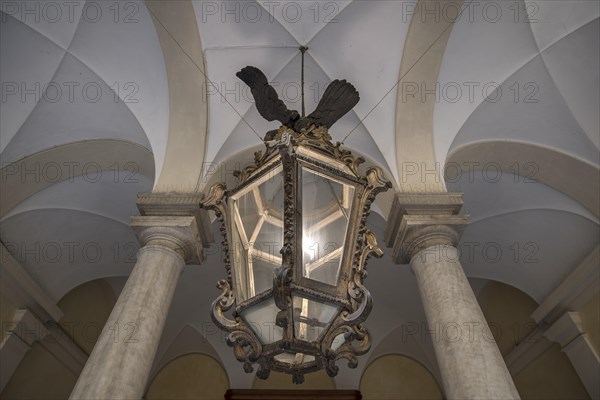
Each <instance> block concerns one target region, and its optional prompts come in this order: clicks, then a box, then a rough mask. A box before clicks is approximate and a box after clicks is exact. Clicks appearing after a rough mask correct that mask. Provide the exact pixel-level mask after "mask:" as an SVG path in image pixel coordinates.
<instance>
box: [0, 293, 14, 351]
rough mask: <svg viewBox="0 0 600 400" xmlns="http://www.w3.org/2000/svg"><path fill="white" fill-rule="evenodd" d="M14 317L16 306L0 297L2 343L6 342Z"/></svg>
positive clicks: (0, 340)
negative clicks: (5, 338)
mask: <svg viewBox="0 0 600 400" xmlns="http://www.w3.org/2000/svg"><path fill="white" fill-rule="evenodd" d="M14 315H15V306H14V305H13V304H12V303H11V302H10V301H8V300H7V299H6V297H4V296H1V295H0V323H1V324H2V333H1V335H2V337H0V343H1V342H2V341H4V337H5V336H6V334H7V333H8V330H9V328H10V323H11V322H12V320H13V317H14Z"/></svg>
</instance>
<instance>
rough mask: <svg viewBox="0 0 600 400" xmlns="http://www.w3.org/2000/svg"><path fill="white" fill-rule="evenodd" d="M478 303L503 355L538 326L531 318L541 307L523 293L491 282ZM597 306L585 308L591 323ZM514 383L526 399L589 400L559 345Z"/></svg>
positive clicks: (530, 366) (485, 287)
mask: <svg viewBox="0 0 600 400" xmlns="http://www.w3.org/2000/svg"><path fill="white" fill-rule="evenodd" d="M478 301H479V304H480V306H481V310H482V311H483V314H484V315H485V318H486V320H487V321H488V324H490V325H491V326H492V328H491V331H492V333H493V335H494V338H495V339H496V341H497V343H498V348H499V349H500V352H501V353H502V355H504V356H506V354H508V353H509V352H510V351H511V350H513V348H514V347H515V346H517V345H518V344H519V343H520V342H521V341H523V339H525V337H526V336H527V335H528V334H529V333H531V332H532V331H533V329H534V327H535V324H534V323H533V320H532V319H531V317H530V315H531V314H532V313H533V311H534V310H535V309H536V308H537V306H538V305H537V303H536V302H535V301H534V300H533V299H532V298H531V297H529V296H528V295H527V294H525V293H523V292H521V291H520V290H518V289H515V288H514V287H512V286H509V285H506V284H503V283H500V282H488V283H487V284H486V285H485V286H484V287H483V288H482V289H481V291H480V292H479V296H478ZM596 301H597V300H596ZM594 307H596V308H595V309H596V310H598V308H597V307H598V305H597V304H595V305H594V304H593V303H592V304H590V303H588V305H586V306H585V307H584V308H586V312H588V313H589V314H590V315H589V317H588V324H593V319H594V316H592V314H593V312H594ZM595 318H597V315H596V316H595ZM596 321H597V319H596ZM596 324H597V322H596ZM596 332H597V331H596ZM541 340H543V341H545V340H546V339H545V338H542V339H541ZM513 380H514V382H515V386H516V387H517V390H518V391H519V394H520V395H521V398H522V399H523V400H528V399H540V400H542V399H543V400H551V399H562V400H567V399H568V400H574V399H589V396H588V394H587V391H586V389H585V387H584V386H583V383H582V382H581V380H580V379H579V376H578V375H577V372H576V371H575V369H574V368H573V365H572V364H571V361H570V360H569V358H568V357H567V355H566V354H564V353H563V352H561V350H560V346H559V345H558V344H556V343H554V344H553V345H552V346H551V347H550V348H549V349H548V350H546V351H545V352H544V353H543V354H541V355H540V356H539V357H538V358H537V359H536V360H534V361H533V362H532V363H531V364H529V365H528V366H526V367H525V368H524V369H523V370H521V371H520V372H518V373H517V374H516V375H515V376H513Z"/></svg>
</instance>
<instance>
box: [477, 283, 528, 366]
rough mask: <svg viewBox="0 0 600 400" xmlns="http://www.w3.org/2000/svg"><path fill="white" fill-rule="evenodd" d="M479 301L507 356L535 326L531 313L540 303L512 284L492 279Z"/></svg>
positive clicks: (480, 295)
mask: <svg viewBox="0 0 600 400" xmlns="http://www.w3.org/2000/svg"><path fill="white" fill-rule="evenodd" d="M477 301H478V302H479V305H480V307H481V311H483V315H484V316H485V319H486V321H487V322H488V324H489V325H490V330H491V332H492V334H493V335H494V339H496V343H497V344H498V348H499V349H500V353H502V355H503V356H506V355H507V354H508V353H509V352H510V351H511V350H512V349H514V348H515V346H516V345H517V344H519V343H520V342H521V341H522V340H523V339H525V337H527V335H529V334H530V333H531V332H533V330H534V329H535V326H536V325H535V322H534V321H533V319H532V318H531V314H532V313H533V312H534V311H535V309H536V308H537V307H538V304H537V303H536V302H535V301H534V300H533V299H532V298H531V297H529V296H528V295H526V294H525V293H523V292H521V291H520V290H518V289H515V288H513V287H512V286H509V285H506V284H504V283H500V282H494V281H490V282H488V283H486V284H485V286H484V287H483V288H482V289H481V291H480V292H479V296H478V297H477Z"/></svg>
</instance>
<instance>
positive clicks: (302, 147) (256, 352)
mask: <svg viewBox="0 0 600 400" xmlns="http://www.w3.org/2000/svg"><path fill="white" fill-rule="evenodd" d="M238 76H239V77H240V78H242V80H244V81H245V82H246V83H247V84H248V85H249V86H250V87H251V89H252V94H253V95H254V97H255V101H256V105H257V108H258V110H259V112H260V113H261V115H263V117H265V118H267V119H269V120H274V119H278V120H280V121H281V122H282V123H283V126H282V127H281V128H280V129H279V130H277V131H271V132H269V133H267V136H266V137H265V143H266V149H265V151H264V152H260V151H259V152H257V153H255V162H254V165H252V166H249V167H246V168H245V169H244V170H243V171H238V172H237V174H236V176H237V177H238V179H239V181H240V183H239V185H238V186H237V187H236V188H234V189H231V190H227V189H226V187H225V185H224V184H216V185H213V186H212V187H211V189H210V192H209V193H208V195H207V196H206V198H205V200H204V201H203V203H202V206H203V207H204V208H207V209H211V210H214V211H215V213H216V216H217V218H218V220H219V221H220V223H221V232H222V235H223V247H224V262H225V266H226V269H227V279H223V280H220V281H219V282H218V288H219V289H221V290H222V293H221V295H220V296H219V297H218V298H217V299H216V300H215V301H214V302H213V304H212V307H211V315H212V319H213V321H214V323H215V324H216V325H217V326H218V327H219V328H220V329H222V330H224V331H227V332H229V335H228V337H227V343H228V344H229V345H230V346H232V347H233V352H234V355H235V357H236V358H237V359H238V360H239V361H241V362H243V363H244V370H245V371H246V372H252V371H253V364H258V371H257V376H258V377H259V378H262V379H266V378H267V377H268V376H269V373H270V371H271V370H273V371H280V372H285V373H289V374H292V376H293V381H294V382H295V383H302V382H303V381H304V374H305V373H309V372H313V371H317V370H320V369H323V368H324V369H326V371H327V373H328V374H329V375H330V376H335V375H336V374H337V372H338V367H337V365H336V361H337V360H339V359H341V358H345V359H347V360H348V365H349V366H350V367H351V368H354V367H356V366H357V364H358V361H357V358H356V356H358V355H362V354H364V353H366V352H367V351H368V350H369V348H370V338H369V333H368V331H367V330H366V328H365V327H364V326H363V325H362V322H363V321H365V320H366V318H367V317H368V315H369V313H370V311H371V308H372V300H371V295H370V293H369V291H368V290H367V289H366V288H365V287H364V286H363V279H364V278H365V277H366V275H367V273H366V270H365V267H366V261H367V259H368V258H369V256H371V255H374V256H376V257H381V255H382V254H383V252H382V251H381V249H380V248H379V247H378V246H377V242H376V239H375V236H374V234H373V233H372V232H370V231H369V230H368V229H367V228H366V220H367V216H368V215H369V211H370V206H371V203H372V202H373V201H374V199H375V196H376V195H377V194H378V193H380V192H382V191H386V190H387V189H388V188H389V187H391V185H390V183H389V181H387V180H386V179H385V178H384V176H383V173H382V170H381V169H380V168H378V167H372V168H369V169H367V170H366V174H364V175H361V173H360V172H359V171H358V167H359V165H360V164H361V163H362V162H364V159H363V158H361V157H354V156H352V154H351V153H350V151H347V150H343V149H341V148H340V144H339V143H338V144H336V145H333V144H332V143H331V136H330V135H329V133H328V128H329V127H330V126H331V125H333V123H334V122H335V121H337V119H339V118H340V117H341V116H342V115H344V114H345V113H346V112H348V111H349V110H350V109H351V108H352V107H353V106H354V105H355V104H356V102H357V101H358V93H357V92H356V90H355V89H354V87H353V86H352V85H351V84H349V83H347V82H346V81H334V82H333V83H332V84H331V85H330V86H329V87H328V88H327V90H326V92H325V94H324V96H323V99H322V100H321V102H320V103H319V106H318V107H317V109H316V110H315V112H313V113H312V114H311V115H309V116H308V117H302V118H300V116H299V115H298V113H297V112H296V111H289V110H287V108H285V106H283V102H281V100H279V99H278V98H277V95H276V94H275V91H274V90H272V88H271V87H270V86H269V85H268V84H267V81H266V78H265V77H264V75H263V74H262V72H260V71H259V70H258V69H256V68H253V67H246V68H244V69H243V70H242V71H240V72H239V73H238ZM330 89H331V90H330ZM349 97H350V98H349ZM322 105H324V106H322ZM281 107H283V108H281ZM231 309H233V312H232V318H233V319H230V318H229V317H228V316H226V315H225V313H226V312H228V311H230V310H231Z"/></svg>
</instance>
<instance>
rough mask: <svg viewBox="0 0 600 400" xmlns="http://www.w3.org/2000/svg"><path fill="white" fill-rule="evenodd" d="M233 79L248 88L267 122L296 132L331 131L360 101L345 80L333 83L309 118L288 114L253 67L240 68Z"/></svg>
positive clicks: (272, 133)
mask: <svg viewBox="0 0 600 400" xmlns="http://www.w3.org/2000/svg"><path fill="white" fill-rule="evenodd" d="M236 76H237V77H238V78H240V79H241V80H242V81H244V83H245V84H246V85H248V86H249V87H250V91H251V92H252V97H254V102H255V104H256V109H257V110H258V112H259V114H260V115H261V116H262V117H263V118H264V119H266V120H267V121H275V120H277V121H279V122H281V124H282V125H284V126H286V127H288V128H290V129H293V130H294V131H296V132H300V131H302V130H306V129H308V128H310V127H311V126H314V127H320V126H323V127H326V128H327V129H329V128H331V126H332V125H333V124H335V123H336V121H338V120H339V119H340V118H342V117H343V116H344V115H345V114H346V113H347V112H348V111H350V110H351V109H352V107H354V106H355V105H356V103H358V101H359V100H360V97H359V95H358V91H357V90H356V89H355V88H354V86H353V85H352V84H351V83H349V82H347V81H346V80H345V79H343V80H339V79H336V80H334V81H333V82H331V83H330V84H329V86H327V89H325V93H324V94H323V97H322V98H321V100H320V101H319V104H318V105H317V108H316V109H315V110H314V111H313V112H312V113H311V114H309V115H308V116H306V117H304V116H301V115H300V114H299V113H298V111H296V110H289V109H288V108H287V107H286V105H285V103H284V102H283V101H282V100H280V99H279V97H278V96H277V92H276V91H275V89H273V87H272V86H271V85H269V82H268V80H267V77H266V76H265V74H263V73H262V71H261V70H260V69H258V68H256V67H251V66H247V67H244V68H242V70H241V71H239V72H238V73H237V74H236ZM275 132H276V131H270V132H267V135H266V137H265V140H270V139H272V136H273V135H274V133H275Z"/></svg>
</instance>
